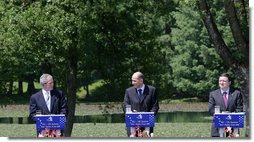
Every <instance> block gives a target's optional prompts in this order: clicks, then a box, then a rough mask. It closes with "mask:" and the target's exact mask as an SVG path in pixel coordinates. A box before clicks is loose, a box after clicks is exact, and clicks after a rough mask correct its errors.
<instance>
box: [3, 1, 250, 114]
mask: <svg viewBox="0 0 254 142" xmlns="http://www.w3.org/2000/svg"><path fill="white" fill-rule="evenodd" d="M230 8H233V9H230ZM211 17H212V18H211ZM234 17H236V19H235V21H233V22H237V23H238V25H234V23H233V22H232V18H234ZM209 18H211V19H209ZM209 20H211V21H212V20H213V21H212V22H211V25H210V27H209V23H208V22H209ZM248 21H249V9H248V1H247V0H236V1H234V2H232V1H231V0H224V1H222V0H189V1H188V0H185V1H183V0H147V1H136V0H128V1H125V0H2V1H0V27H1V28H0V95H1V96H6V95H12V94H13V89H17V91H16V92H17V94H18V95H29V96H30V95H32V94H33V93H34V92H36V87H35V85H34V83H35V82H38V80H39V77H40V76H41V74H42V73H50V74H52V75H53V77H54V79H55V81H56V87H57V88H59V89H61V90H63V91H64V92H65V94H66V96H67V99H68V106H69V107H70V108H74V110H75V102H76V100H77V98H76V94H77V91H78V90H79V88H81V87H83V88H85V90H86V94H87V96H86V98H85V99H88V100H90V101H95V100H93V99H92V98H91V97H90V95H91V93H92V94H93V96H99V97H96V101H98V98H99V99H100V100H101V101H108V102H110V101H122V100H123V96H124V91H125V89H126V88H127V87H129V86H130V85H131V80H130V77H131V75H132V74H133V72H136V71H141V72H143V73H144V75H145V83H147V84H151V85H153V86H155V87H156V88H158V90H159V99H160V100H163V99H168V98H174V97H176V98H188V97H196V98H198V99H200V100H201V101H208V95H209V92H210V91H211V90H213V89H216V88H217V87H218V76H219V75H220V74H221V73H223V72H227V73H229V74H231V75H232V76H233V78H234V86H235V87H237V88H239V89H241V91H243V92H244V97H245V98H244V102H245V106H246V109H247V110H248V108H249V107H248V105H249V101H248V97H249V93H248V91H249V87H248V86H249V55H248V54H249V22H248ZM214 26H215V27H216V28H214ZM237 26H238V27H239V28H238V27H237ZM209 28H210V30H209ZM214 29H215V30H214ZM216 29H217V30H216ZM236 29H238V31H237V30H236ZM211 30H214V31H213V32H212V31H211ZM235 33H238V36H237V34H235ZM244 43H245V44H244ZM239 50H240V51H239ZM224 55H225V56H224ZM98 80H102V85H101V86H100V87H99V88H97V89H96V90H95V91H94V92H89V85H90V84H92V83H94V82H96V81H98ZM15 82H16V83H18V85H17V86H16V88H15V87H14V83H15ZM22 82H26V83H28V88H27V91H26V92H25V91H24V90H23V86H22V85H23V84H22ZM246 86H247V88H246ZM243 88H244V89H243ZM71 115H74V112H70V116H71Z"/></svg>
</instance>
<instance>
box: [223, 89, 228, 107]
mask: <svg viewBox="0 0 254 142" xmlns="http://www.w3.org/2000/svg"><path fill="white" fill-rule="evenodd" d="M223 99H224V104H225V106H226V107H227V105H228V99H227V92H223Z"/></svg>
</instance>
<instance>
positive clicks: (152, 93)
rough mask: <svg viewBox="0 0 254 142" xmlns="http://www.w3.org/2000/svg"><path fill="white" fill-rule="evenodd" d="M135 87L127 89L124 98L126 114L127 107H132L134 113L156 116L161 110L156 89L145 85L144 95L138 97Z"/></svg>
mask: <svg viewBox="0 0 254 142" xmlns="http://www.w3.org/2000/svg"><path fill="white" fill-rule="evenodd" d="M137 93H138V92H137V90H136V88H135V87H133V86H132V87H130V88H128V89H126V91H125V96H124V107H123V109H124V112H125V106H126V105H131V109H132V111H134V110H135V111H137V112H154V114H156V113H157V112H158V110H159V103H158V95H157V90H156V88H155V87H153V86H150V85H145V88H144V91H143V94H142V95H141V96H140V97H138V94H137Z"/></svg>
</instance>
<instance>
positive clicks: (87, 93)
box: [85, 83, 90, 98]
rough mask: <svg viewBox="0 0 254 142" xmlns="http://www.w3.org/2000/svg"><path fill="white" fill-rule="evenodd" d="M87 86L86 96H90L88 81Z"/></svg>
mask: <svg viewBox="0 0 254 142" xmlns="http://www.w3.org/2000/svg"><path fill="white" fill-rule="evenodd" d="M85 88H86V98H89V97H90V94H89V84H88V83H87V84H86V85H85Z"/></svg>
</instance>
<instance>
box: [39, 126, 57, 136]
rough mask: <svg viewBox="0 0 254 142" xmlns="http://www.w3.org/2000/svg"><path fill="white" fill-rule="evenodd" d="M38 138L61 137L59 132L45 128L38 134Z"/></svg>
mask: <svg viewBox="0 0 254 142" xmlns="http://www.w3.org/2000/svg"><path fill="white" fill-rule="evenodd" d="M38 137H62V134H61V130H50V129H48V128H45V130H42V131H41V132H40V133H39V136H38Z"/></svg>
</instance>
